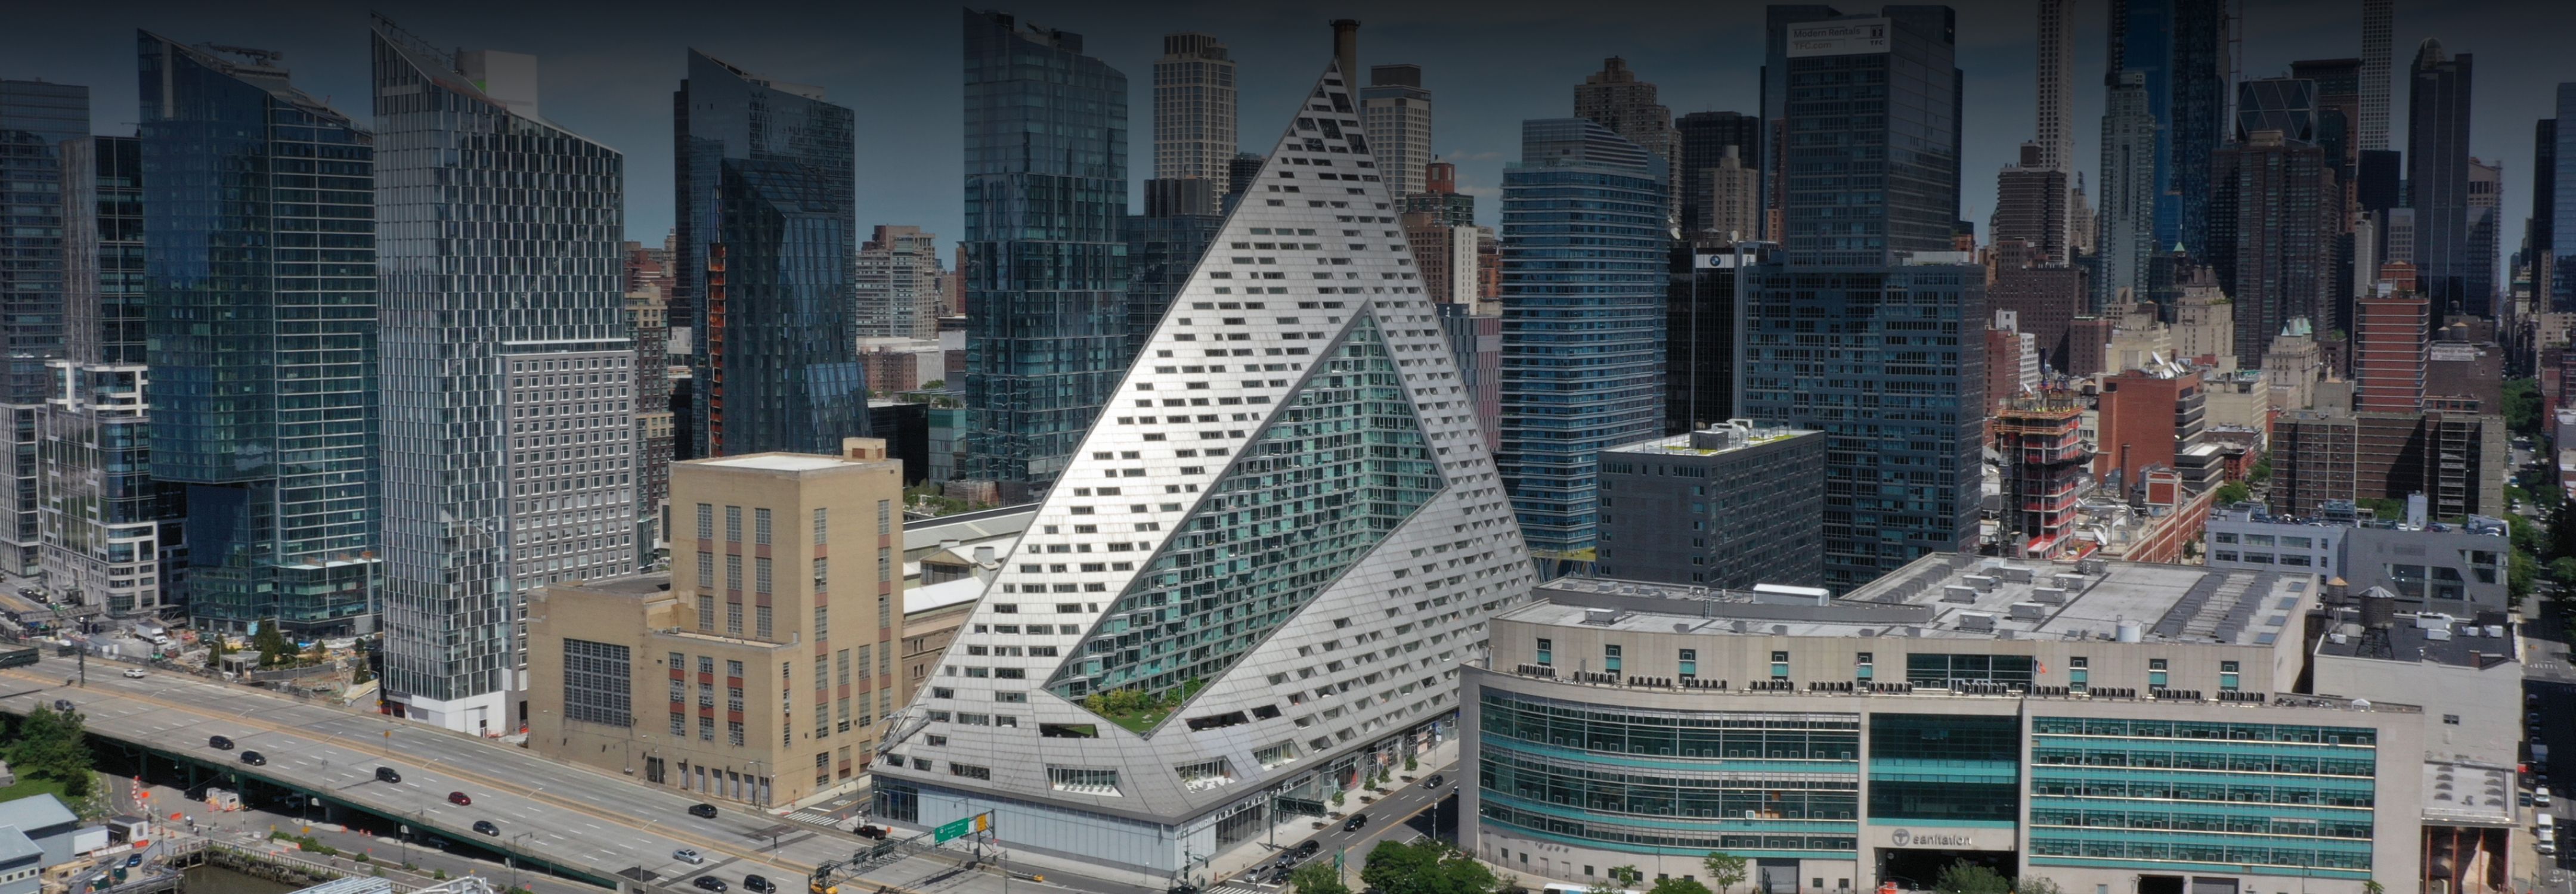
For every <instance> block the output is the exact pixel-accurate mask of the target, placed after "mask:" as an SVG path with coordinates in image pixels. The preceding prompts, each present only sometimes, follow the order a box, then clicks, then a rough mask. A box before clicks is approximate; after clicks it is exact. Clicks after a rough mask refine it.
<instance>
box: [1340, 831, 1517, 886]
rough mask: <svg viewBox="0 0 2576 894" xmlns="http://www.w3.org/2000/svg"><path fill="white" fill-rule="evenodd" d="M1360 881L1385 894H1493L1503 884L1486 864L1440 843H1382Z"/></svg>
mask: <svg viewBox="0 0 2576 894" xmlns="http://www.w3.org/2000/svg"><path fill="white" fill-rule="evenodd" d="M1360 881H1363V882H1366V883H1368V885H1369V887H1372V888H1376V889H1378V890H1379V891H1382V892H1384V894H1493V892H1494V891H1495V889H1496V888H1498V887H1500V882H1498V881H1497V880H1496V879H1495V878H1494V871H1493V870H1492V869H1489V868H1487V867H1486V866H1485V864H1483V863H1481V862H1478V861H1476V860H1475V859H1474V858H1472V857H1469V856H1467V855H1466V854H1465V853H1462V852H1460V851H1459V850H1458V849H1457V848H1454V847H1450V846H1449V845H1448V844H1446V843H1444V842H1440V841H1434V840H1425V841H1423V842H1422V843H1420V844H1399V843H1397V842H1393V841H1387V842H1380V843H1379V844H1378V846H1377V847H1376V848H1375V849H1373V850H1371V851H1369V855H1368V866H1367V867H1366V868H1363V869H1361V870H1360Z"/></svg>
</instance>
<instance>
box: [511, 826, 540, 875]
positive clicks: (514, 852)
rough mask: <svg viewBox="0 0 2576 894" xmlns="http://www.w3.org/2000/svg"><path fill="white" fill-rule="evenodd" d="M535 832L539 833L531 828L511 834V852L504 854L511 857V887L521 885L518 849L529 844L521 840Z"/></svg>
mask: <svg viewBox="0 0 2576 894" xmlns="http://www.w3.org/2000/svg"><path fill="white" fill-rule="evenodd" d="M534 834H537V833H536V830H534V829H531V830H528V831H525V832H521V833H519V834H517V835H512V836H510V852H509V853H507V854H504V855H503V856H505V857H508V858H509V861H510V887H511V888H513V889H516V888H518V887H519V854H518V851H519V849H521V848H524V847H526V846H527V845H525V844H523V843H521V842H522V840H523V839H525V838H527V837H528V836H530V835H534Z"/></svg>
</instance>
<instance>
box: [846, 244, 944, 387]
mask: <svg viewBox="0 0 2576 894" xmlns="http://www.w3.org/2000/svg"><path fill="white" fill-rule="evenodd" d="M939 275H940V270H939V236H938V234H935V233H924V232H922V231H921V228H920V227H906V226H890V225H886V224H878V225H877V227H876V230H875V234H874V235H873V236H871V237H870V238H869V239H868V240H867V241H866V242H862V243H859V254H858V266H857V269H856V272H855V273H854V274H853V278H852V286H853V290H854V291H855V292H856V293H857V295H858V330H859V337H860V338H938V337H939ZM879 387H882V386H879Z"/></svg>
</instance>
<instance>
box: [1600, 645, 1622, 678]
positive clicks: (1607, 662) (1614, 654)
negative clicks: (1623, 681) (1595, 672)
mask: <svg viewBox="0 0 2576 894" xmlns="http://www.w3.org/2000/svg"><path fill="white" fill-rule="evenodd" d="M1601 669H1602V670H1603V671H1606V672H1609V673H1614V674H1615V673H1618V672H1619V647H1618V646H1615V645H1605V646H1602V647H1601Z"/></svg>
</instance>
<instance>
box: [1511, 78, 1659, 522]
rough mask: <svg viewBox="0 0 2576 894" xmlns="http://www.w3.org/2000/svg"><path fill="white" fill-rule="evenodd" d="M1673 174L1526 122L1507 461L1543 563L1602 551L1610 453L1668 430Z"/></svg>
mask: <svg viewBox="0 0 2576 894" xmlns="http://www.w3.org/2000/svg"><path fill="white" fill-rule="evenodd" d="M1664 170H1665V166H1664V162H1663V160H1662V159H1660V158H1657V157H1655V155H1654V154H1653V153H1651V152H1648V151H1646V150H1645V149H1644V148H1643V147H1640V146H1638V145H1637V144H1635V143H1631V142H1628V141H1627V140H1624V139H1620V138H1619V135H1618V134H1615V133H1611V132H1610V130H1609V129H1608V128H1605V127H1602V126H1601V125H1599V124H1597V123H1594V122H1592V121H1588V120H1585V119H1581V118H1548V119H1539V120H1533V121H1524V122H1522V123H1521V160H1520V161H1519V162H1516V163H1514V164H1513V165H1511V166H1510V167H1509V168H1506V169H1505V170H1504V171H1503V246H1502V248H1503V358H1502V361H1503V363H1502V366H1503V368H1502V397H1503V425H1502V429H1503V435H1502V445H1503V446H1502V450H1501V451H1500V453H1499V454H1498V455H1497V458H1496V463H1495V465H1496V467H1497V468H1498V469H1499V470H1500V471H1501V473H1502V476H1503V486H1504V488H1505V489H1507V490H1508V491H1509V492H1510V493H1511V498H1512V509H1513V511H1514V513H1515V514H1517V515H1518V516H1519V517H1520V522H1521V532H1522V534H1523V535H1524V536H1526V537H1527V538H1528V539H1529V545H1530V550H1531V552H1532V553H1534V554H1536V555H1539V556H1541V557H1549V556H1553V557H1555V558H1558V559H1562V560H1572V561H1580V560H1583V559H1584V558H1586V555H1587V554H1588V552H1589V551H1590V550H1591V549H1592V548H1593V524H1594V522H1595V521H1596V520H1597V518H1598V516H1599V512H1598V505H1599V503H1598V497H1597V496H1596V494H1595V487H1596V485H1597V482H1598V479H1599V474H1598V473H1599V471H1600V454H1601V451H1602V449H1604V448H1607V447H1615V446H1618V445H1620V444H1628V443H1633V442H1636V441H1642V440H1645V439H1647V438H1651V437H1654V436H1656V435H1658V434H1661V433H1662V432H1663V422H1664V279H1665V273H1664V267H1665V263H1666V261H1665V256H1666V251H1667V245H1668V244H1669V242H1670V231H1669V229H1668V225H1667V223H1666V217H1665V215H1666V213H1667V212H1666V211H1665V202H1666V199H1667V196H1668V192H1667V191H1666V189H1665V188H1664V183H1665V181H1664Z"/></svg>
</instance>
